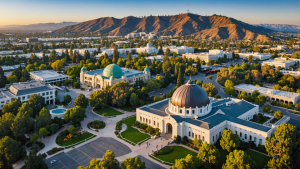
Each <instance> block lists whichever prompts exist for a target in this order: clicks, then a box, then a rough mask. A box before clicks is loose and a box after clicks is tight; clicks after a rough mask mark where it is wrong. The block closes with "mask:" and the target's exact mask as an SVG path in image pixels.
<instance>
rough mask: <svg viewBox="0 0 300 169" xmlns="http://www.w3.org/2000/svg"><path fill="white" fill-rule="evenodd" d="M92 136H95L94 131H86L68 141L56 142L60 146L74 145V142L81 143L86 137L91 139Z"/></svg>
mask: <svg viewBox="0 0 300 169" xmlns="http://www.w3.org/2000/svg"><path fill="white" fill-rule="evenodd" d="M92 136H95V135H93V134H92V133H89V132H85V133H83V134H81V135H78V136H77V137H76V138H75V137H74V138H72V139H70V140H68V141H63V140H56V143H57V145H59V146H65V147H66V146H70V145H74V144H77V143H78V144H79V143H81V142H84V141H85V140H86V139H91V137H92Z"/></svg>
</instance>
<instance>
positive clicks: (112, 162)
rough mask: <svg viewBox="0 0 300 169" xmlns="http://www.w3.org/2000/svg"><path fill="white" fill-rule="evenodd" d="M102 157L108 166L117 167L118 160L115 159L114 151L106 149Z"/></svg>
mask: <svg viewBox="0 0 300 169" xmlns="http://www.w3.org/2000/svg"><path fill="white" fill-rule="evenodd" d="M102 159H103V161H105V162H106V163H107V164H108V166H107V167H108V168H112V169H113V168H119V161H118V160H117V159H115V154H114V152H112V151H110V150H106V152H105V154H104V155H103V156H102Z"/></svg>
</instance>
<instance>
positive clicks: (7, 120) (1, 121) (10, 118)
mask: <svg viewBox="0 0 300 169" xmlns="http://www.w3.org/2000/svg"><path fill="white" fill-rule="evenodd" d="M14 119H15V116H14V115H13V114H12V113H5V114H3V115H2V116H1V117H0V138H2V137H5V136H9V137H13V133H12V131H11V129H10V127H11V126H12V124H13V122H14Z"/></svg>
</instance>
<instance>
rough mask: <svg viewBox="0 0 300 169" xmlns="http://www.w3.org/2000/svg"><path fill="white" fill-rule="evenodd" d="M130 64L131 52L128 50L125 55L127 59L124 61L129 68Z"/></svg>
mask: <svg viewBox="0 0 300 169" xmlns="http://www.w3.org/2000/svg"><path fill="white" fill-rule="evenodd" d="M130 65H131V53H130V52H129V53H128V56H127V61H126V65H125V67H126V68H130Z"/></svg>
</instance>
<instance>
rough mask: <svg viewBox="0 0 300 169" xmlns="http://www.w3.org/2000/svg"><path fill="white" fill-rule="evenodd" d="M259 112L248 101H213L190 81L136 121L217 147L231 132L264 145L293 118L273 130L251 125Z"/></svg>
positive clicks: (147, 108) (140, 113)
mask: <svg viewBox="0 0 300 169" xmlns="http://www.w3.org/2000/svg"><path fill="white" fill-rule="evenodd" d="M258 112H259V106H258V105H255V104H252V103H249V102H247V101H244V100H239V99H220V100H214V99H212V98H209V97H208V96H207V94H206V92H205V91H204V89H202V88H201V87H200V86H198V85H196V84H195V83H194V82H193V81H191V80H190V81H188V83H187V84H185V85H182V86H180V87H179V88H178V89H177V90H176V91H175V92H174V93H173V95H172V98H170V99H165V100H162V101H159V102H156V103H153V104H150V105H145V106H143V107H140V108H137V110H136V120H137V121H139V122H141V123H146V124H147V125H149V126H152V127H153V128H159V129H160V131H161V132H162V134H170V135H171V136H172V138H174V137H175V136H177V135H179V136H181V138H182V137H184V136H187V137H188V139H195V138H198V139H201V141H203V142H205V141H206V142H208V143H216V142H217V140H218V138H220V137H221V134H222V132H223V130H224V129H225V128H227V129H230V130H231V131H232V132H233V133H234V134H237V135H239V137H240V139H241V140H243V141H246V142H248V141H254V143H255V144H256V145H258V144H261V145H263V144H265V141H266V137H268V136H270V135H271V134H272V133H273V132H274V131H275V129H276V126H277V125H278V124H281V123H286V122H288V121H289V119H290V118H289V117H287V116H284V118H282V120H279V121H278V123H276V125H272V126H267V125H261V124H258V123H255V122H251V121H249V120H251V119H252V118H253V115H254V114H258Z"/></svg>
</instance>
